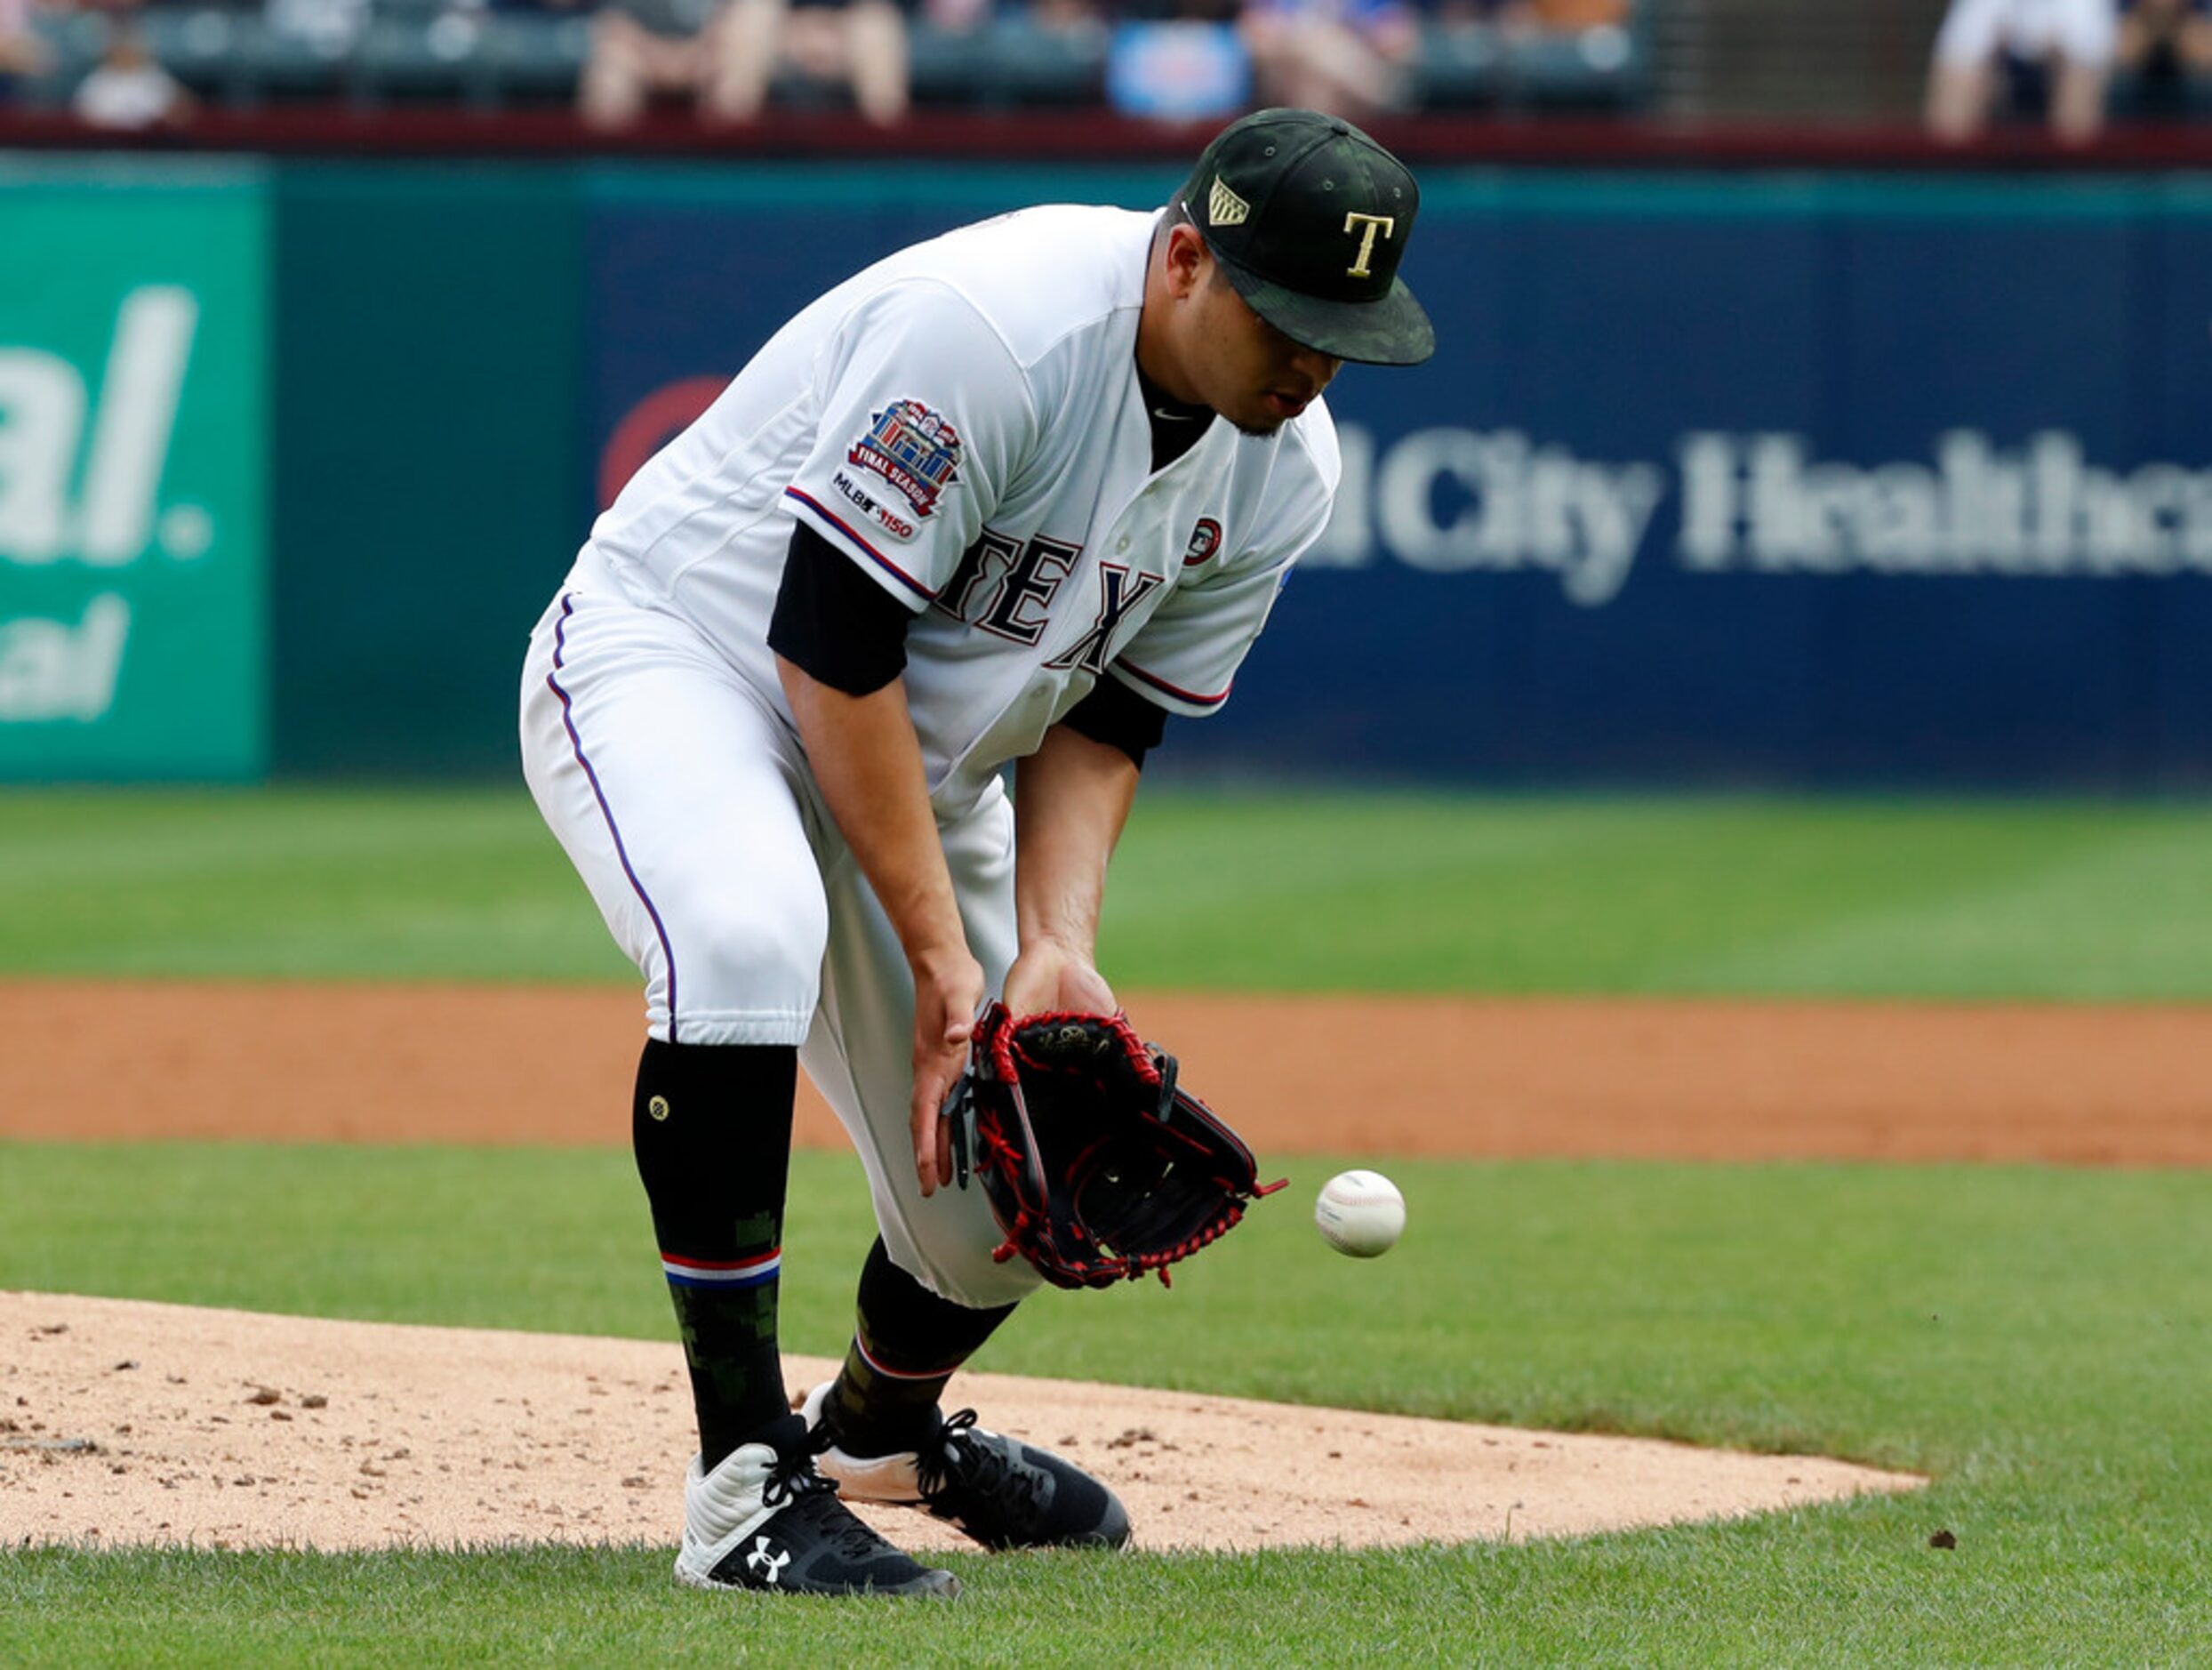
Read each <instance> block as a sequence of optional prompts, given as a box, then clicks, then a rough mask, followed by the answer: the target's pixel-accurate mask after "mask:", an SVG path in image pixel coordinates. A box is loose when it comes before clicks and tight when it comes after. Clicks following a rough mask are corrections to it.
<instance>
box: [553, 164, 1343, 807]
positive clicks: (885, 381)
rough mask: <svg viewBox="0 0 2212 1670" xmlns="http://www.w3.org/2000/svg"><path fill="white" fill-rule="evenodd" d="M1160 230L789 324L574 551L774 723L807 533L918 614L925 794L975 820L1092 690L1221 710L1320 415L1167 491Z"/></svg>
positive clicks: (1282, 554)
mask: <svg viewBox="0 0 2212 1670" xmlns="http://www.w3.org/2000/svg"><path fill="white" fill-rule="evenodd" d="M1156 220H1157V217H1156V216H1155V215H1152V214H1147V213H1130V212H1128V211H1125V210H1120V209H1111V208H1094V207H1079V206H1068V205H1060V206H1051V207H1045V208H1038V209H1030V210H1025V211H1022V212H1021V213H1014V214H1007V215H1002V216H1000V217H998V219H996V220H992V221H984V222H982V223H981V224H980V225H975V226H970V227H966V228H964V229H960V230H958V231H955V232H952V233H950V234H948V235H946V236H945V237H940V238H936V239H934V240H932V241H930V242H927V243H924V244H920V245H915V246H913V247H911V248H909V249H907V250H905V251H903V252H902V253H899V254H896V255H894V256H892V257H890V258H889V259H888V260H886V261H881V262H878V264H877V265H875V266H873V267H870V268H869V269H867V270H866V271H864V272H862V273H861V274H860V275H859V276H858V277H854V278H852V279H850V280H848V281H847V282H846V283H845V284H843V285H838V287H837V288H836V289H834V290H832V291H830V292H829V293H828V294H826V295H824V296H823V297H821V299H820V300H819V301H816V302H814V303H813V305H812V306H811V307H809V308H807V309H805V311H803V312H801V313H800V314H799V315H798V316H797V317H795V318H794V319H792V320H791V321H790V323H789V324H788V325H785V326H784V328H783V329H781V331H779V332H778V333H776V334H775V336H774V337H773V339H772V340H771V341H769V342H768V344H767V345H766V346H765V348H764V349H762V350H761V351H760V353H759V354H758V355H757V357H755V358H754V359H753V360H752V361H751V363H750V364H749V365H747V366H746V367H745V369H744V371H743V372H742V373H741V374H740V375H739V376H738V377H737V378H736V380H735V381H733V382H732V383H731V384H730V386H729V388H728V389H726V390H725V391H724V393H723V394H722V396H721V397H720V398H718V399H717V401H716V402H715V404H714V405H713V406H712V407H711V408H710V409H709V411H708V412H707V413H705V414H704V415H703V416H702V417H701V418H700V420H699V421H698V422H696V423H694V424H693V426H692V427H691V428H690V429H689V430H686V431H685V433H684V434H683V435H682V436H680V437H679V438H677V440H676V441H675V442H673V443H672V444H671V445H670V446H669V447H667V448H666V449H665V450H664V451H662V452H661V454H659V455H658V456H656V457H655V458H654V459H653V461H652V462H650V463H648V464H647V465H646V466H645V468H644V469H643V470H640V471H639V472H638V473H637V476H636V477H635V478H633V479H632V480H631V481H630V483H629V486H627V487H625V488H624V489H623V491H622V493H621V496H620V497H619V498H617V499H616V501H615V502H614V504H613V507H612V508H611V509H609V510H607V511H606V513H605V515H603V516H602V517H600V518H599V519H598V521H597V524H596V525H595V526H593V528H592V531H591V539H590V545H589V550H590V552H592V553H595V554H596V555H597V557H598V558H601V559H602V560H603V561H604V562H605V564H606V565H607V566H609V567H610V568H611V569H612V570H613V572H614V573H615V574H617V575H618V576H620V577H621V579H622V580H623V581H624V582H625V583H626V584H627V585H629V587H630V589H631V590H633V591H635V590H637V587H638V585H639V583H640V582H643V583H644V584H645V585H646V586H648V587H649V588H650V590H651V592H652V593H653V596H654V597H655V598H656V601H657V603H658V605H659V606H661V607H663V608H665V609H667V610H669V611H670V612H671V613H674V614H677V615H679V616H680V617H682V618H684V619H685V620H687V621H689V622H692V623H693V624H694V625H695V626H697V627H698V628H699V629H700V630H701V632H702V633H703V634H704V635H705V636H706V637H707V638H709V639H711V640H712V642H713V643H714V644H715V645H716V646H717V648H718V649H720V650H721V651H722V652H723V653H724V654H727V655H728V656H729V657H730V658H731V660H732V662H733V664H734V665H735V667H736V668H737V670H739V671H740V672H741V674H742V675H743V676H744V677H745V678H747V680H748V681H749V683H751V684H752V685H753V686H755V687H756V688H757V689H758V690H759V691H760V692H761V693H762V694H764V695H765V696H766V697H767V698H768V700H769V701H771V702H772V703H775V704H777V705H778V706H779V707H781V703H782V693H781V687H780V686H779V683H778V680H777V678H776V675H775V669H774V663H773V656H772V654H771V653H770V651H769V649H768V647H767V644H766V630H767V623H768V619H769V615H770V613H771V611H772V609H773V606H774V601H775V596H776V590H777V587H778V584H779V582H780V581H781V575H782V572H783V563H784V556H785V552H786V550H787V549H788V547H789V540H790V534H791V522H792V519H793V518H801V519H803V520H805V522H807V523H808V524H810V525H811V526H813V528H814V529H815V530H816V531H818V532H819V533H821V534H822V535H824V536H825V537H826V538H828V539H829V541H830V542H831V543H832V544H834V545H835V546H837V547H838V549H840V550H844V551H846V553H848V554H849V555H850V556H851V557H852V558H853V559H854V561H855V562H857V563H859V564H861V565H862V567H863V568H864V569H865V571H866V572H867V573H868V574H870V575H871V576H872V577H873V578H874V579H875V580H876V581H877V582H878V583H879V584H880V585H882V586H883V587H884V589H885V590H887V591H889V592H891V593H892V594H893V595H894V596H895V597H897V598H900V599H901V600H902V601H903V602H904V603H905V604H906V605H907V606H909V607H910V608H911V609H913V610H915V611H916V612H917V616H916V620H915V622H914V624H913V626H912V628H911V629H910V631H909V634H908V638H907V646H906V647H907V670H906V675H905V677H906V687H907V695H908V700H909V703H910V706H911V709H912V711H913V716H914V722H915V729H916V731H917V733H918V735H919V737H920V740H921V744H922V752H923V759H924V763H925V767H926V773H927V777H928V782H929V787H930V791H931V795H932V799H933V800H934V802H935V803H936V805H937V806H938V807H939V809H940V811H941V812H949V811H951V810H953V809H955V808H958V807H962V806H965V805H967V804H970V803H972V802H973V800H974V798H975V796H976V794H977V793H978V792H979V791H980V789H981V786H982V783H984V782H986V781H988V780H989V779H990V778H991V777H992V775H994V774H995V773H996V772H997V770H998V767H1000V766H1002V765H1004V764H1005V763H1006V761H1007V760H1009V759H1014V758H1017V757H1019V756H1021V755H1023V754H1026V753H1029V752H1030V751H1032V750H1034V749H1035V748H1036V746H1037V744H1038V742H1039V741H1040V740H1041V739H1042V737H1043V736H1044V734H1045V731H1046V727H1048V726H1050V725H1051V724H1053V723H1054V721H1055V720H1057V719H1060V718H1061V717H1062V716H1063V715H1064V714H1065V713H1066V712H1067V711H1068V710H1069V709H1070V708H1071V707H1073V706H1074V705H1075V704H1076V703H1077V702H1078V701H1079V700H1080V699H1081V698H1082V696H1083V695H1084V694H1086V692H1087V691H1088V690H1089V689H1090V687H1091V686H1092V684H1093V682H1094V680H1095V679H1096V678H1098V677H1099V676H1100V675H1101V674H1102V673H1103V672H1111V673H1112V674H1113V675H1114V676H1115V677H1117V678H1121V679H1123V680H1125V681H1126V682H1127V683H1128V684H1130V685H1131V686H1134V687H1135V688H1136V689H1137V690H1139V691H1140V692H1142V694H1144V695H1146V696H1147V697H1149V698H1150V700H1151V701H1153V702H1154V703H1158V705H1160V706H1162V707H1165V708H1166V709H1168V710H1170V711H1174V712H1180V713H1186V714H1198V713H1205V712H1208V711H1212V710H1213V709H1214V708H1216V707H1217V706H1219V705H1220V703H1222V699H1223V698H1224V697H1226V696H1227V695H1228V694H1229V686H1230V679H1231V678H1232V676H1233V675H1234V674H1235V672H1236V670H1237V667H1238V663H1239V662H1241V661H1242V660H1243V658H1244V654H1245V652H1246V649H1248V648H1249V647H1250V646H1251V643H1252V640H1253V638H1254V637H1255V636H1256V635H1257V634H1258V632H1259V630H1260V628H1261V626H1262V623H1263V622H1265V621H1266V619H1267V615H1268V611H1269V609H1270V606H1272V604H1273V602H1274V598H1275V595H1276V592H1277V590H1278V589H1279V587H1280V585H1281V583H1282V581H1283V578H1284V576H1285V574H1286V571H1287V570H1288V568H1289V566H1290V565H1291V564H1292V562H1293V561H1294V559H1295V558H1297V556H1298V554H1299V553H1300V552H1301V551H1302V550H1304V549H1305V548H1306V547H1307V546H1308V545H1309V544H1310V543H1311V542H1313V540H1314V539H1315V538H1316V537H1317V536H1318V534H1320V532H1321V528H1322V525H1323V524H1324V522H1325V521H1326V519H1327V516H1328V510H1329V504H1330V500H1331V497H1332V495H1333V494H1334V491H1335V486H1336V480H1337V472H1338V459H1337V451H1336V438H1335V431H1334V427H1333V425H1332V424H1331V422H1330V420H1329V417H1328V413H1327V409H1326V406H1325V405H1323V404H1322V402H1320V401H1318V400H1316V401H1315V402H1314V403H1313V404H1312V405H1310V406H1309V407H1308V408H1307V410H1306V411H1305V412H1304V413H1302V414H1301V415H1300V416H1298V417H1297V418H1295V419H1293V420H1291V421H1290V422H1286V423H1285V424H1284V425H1283V426H1282V427H1281V428H1280V429H1279V430H1277V431H1276V432H1275V433H1273V434H1271V435H1269V436H1266V437H1263V438H1262V437H1253V436H1246V435H1244V434H1241V433H1240V432H1238V430H1236V429H1235V428H1234V427H1232V426H1231V425H1230V423H1228V422H1226V421H1224V420H1220V419H1216V420H1215V421H1214V422H1213V423H1212V424H1210V425H1209V426H1208V429H1207V432H1206V435H1205V436H1204V438H1202V439H1201V440H1199V442H1198V444H1197V445H1196V446H1193V447H1191V448H1190V451H1188V452H1187V453H1185V454H1183V455H1182V457H1181V458H1179V459H1177V460H1175V462H1173V463H1171V464H1170V465H1168V467H1167V468H1166V469H1165V470H1161V471H1160V472H1159V473H1158V475H1157V476H1155V475H1154V474H1153V472H1152V469H1151V432H1150V420H1149V416H1148V414H1147V413H1146V411H1145V409H1144V405H1143V398H1142V393H1141V391H1140V387H1139V384H1138V381H1137V374H1136V354H1135V349H1136V331H1137V316H1138V311H1139V309H1140V307H1141V305H1142V301H1143V300H1144V280H1145V270H1146V255H1147V251H1148V249H1149V246H1150V240H1151V237H1152V232H1153V229H1154V226H1155V223H1156Z"/></svg>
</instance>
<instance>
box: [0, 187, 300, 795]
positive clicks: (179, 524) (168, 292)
mask: <svg viewBox="0 0 2212 1670" xmlns="http://www.w3.org/2000/svg"><path fill="white" fill-rule="evenodd" d="M0 247H4V248H6V249H8V250H9V251H11V252H12V255H11V259H9V260H8V261H4V262H0V777H12V778H31V777H36V778H44V779H56V778H60V779H98V778H109V777H115V778H122V777H154V778H161V777H174V778H202V779H208V778H216V779H220V778H251V777H253V776H257V775H260V771H261V770H262V767H263V763H264V751H265V750H264V735H265V731H266V724H265V718H264V712H263V709H264V705H265V702H264V694H263V692H264V685H265V677H264V663H263V654H264V646H263V625H262V622H263V593H264V573H263V540H262V531H261V530H262V518H263V514H264V506H263V502H262V501H263V482H262V454H263V446H264V434H263V412H262V408H263V404H264V396H263V381H264V376H263V358H262V341H263V332H264V328H265V320H264V309H263V293H264V277H263V275H264V265H265V255H264V250H263V219H262V206H261V201H260V191H259V189H258V186H257V185H256V184H255V183H254V182H253V181H252V180H250V179H236V178H232V179H228V180H212V181H211V180H209V179H207V178H205V177H204V176H199V175H195V176H194V177H192V178H191V179H189V180H188V181H186V180H174V179H168V180H163V181H160V182H158V183H156V182H153V181H148V180H145V179H144V178H142V177H140V178H132V179H129V180H124V181H116V180H114V179H112V178H99V177H93V176H91V175H89V174H88V175H87V177H85V178H84V179H83V180H82V181H62V180H58V179H55V178H52V177H50V176H48V177H42V178H41V179H40V180H38V181H35V182H30V183H21V182H12V183H11V184H10V185H9V187H8V189H6V190H4V191H0ZM15 253H20V254H23V255H26V256H31V257H34V258H30V259H17V258H15Z"/></svg>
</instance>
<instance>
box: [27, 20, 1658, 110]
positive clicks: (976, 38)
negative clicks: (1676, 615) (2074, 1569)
mask: <svg viewBox="0 0 2212 1670" xmlns="http://www.w3.org/2000/svg"><path fill="white" fill-rule="evenodd" d="M1663 3H1664V0H0V104H7V103H10V102H13V103H17V104H23V105H30V106H34V107H44V108H63V107H66V108H71V109H74V110H75V111H76V114H77V115H78V116H79V117H80V118H81V119H83V120H84V121H86V122H88V123H92V124H100V125H102V126H107V127H114V128H143V127H148V126H152V125H156V124H164V123H180V122H184V121H188V119H189V118H190V116H191V115H192V113H193V111H194V110H195V109H196V108H201V107H203V106H205V105H211V104H212V105H224V106H233V107H237V106H248V107H250V106H255V105H265V104H273V103H280V102H289V103H303V102H314V101H317V100H325V101H333V100H334V101H342V102H346V103H349V104H353V105H357V106H360V105H366V106H372V107H374V106H391V105H400V104H413V105H436V104H458V105H462V106H468V107H475V108H523V107H533V106H534V107H541V108H542V107H545V106H548V105H555V104H573V106H574V107H575V108H577V109H578V110H579V111H580V112H581V114H582V116H584V117H585V118H586V119H587V120H588V121H589V122H591V123H593V124H597V125H600V126H602V127H605V128H610V129H613V128H621V127H623V126H625V125H627V124H631V123H633V122H635V121H637V119H638V118H639V117H640V116H643V115H644V114H645V112H646V111H647V110H648V109H649V108H654V107H673V108H685V109H688V110H689V111H691V112H693V114H694V115H695V116H696V117H697V119H698V120H699V121H701V122H702V123H708V124H747V123H753V122H757V121H759V120H761V119H762V118H763V117H764V116H766V115H768V114H769V113H771V112H773V110H776V109H781V108H798V107H806V106H813V107H818V108H847V109H851V110H853V111H854V112H856V113H857V114H858V115H859V116H861V117H862V119H864V120H866V121H869V122H871V123H877V124H892V123H895V122H897V121H899V120H900V119H901V118H902V117H903V116H905V115H906V114H907V112H908V111H909V109H910V108H912V107H913V106H915V105H918V104H919V105H926V106H937V107H961V106H966V107H970V108H1009V107H1022V106H1029V107H1038V106H1052V105H1058V106H1063V107H1064V106H1082V105H1091V106H1098V107H1105V108H1113V109H1115V110H1117V111H1118V112H1120V113H1122V114H1125V115H1128V116H1142V117H1155V118H1158V119H1161V120H1166V121H1199V120H1207V119H1214V118H1218V117H1222V116H1230V115H1233V114H1235V113H1237V112H1238V111H1241V110H1244V109H1248V108H1254V107H1256V106H1259V105H1265V104H1301V105H1310V106H1314V107H1317V108H1323V109H1330V110H1334V111H1337V112H1339V113H1341V114H1343V115H1345V116H1352V117H1354V118H1359V117H1371V116H1376V115H1380V114H1384V113H1390V112H1397V111H1411V110H1420V109H1432V108H1482V107H1486V106H1487V107H1494V108H1495V107H1506V108H1517V107H1559V108H1616V109H1617V108H1632V107H1634V106H1636V105H1637V104H1639V102H1641V101H1642V100H1643V98H1644V96H1645V88H1646V83H1647V62H1648V56H1649V52H1648V43H1647V38H1646V36H1647V33H1648V25H1649V13H1650V12H1651V11H1652V10H1653V8H1654V7H1655V5H1657V4H1663Z"/></svg>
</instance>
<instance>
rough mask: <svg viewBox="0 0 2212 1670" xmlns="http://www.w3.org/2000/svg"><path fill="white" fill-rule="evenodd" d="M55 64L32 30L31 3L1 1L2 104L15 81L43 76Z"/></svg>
mask: <svg viewBox="0 0 2212 1670" xmlns="http://www.w3.org/2000/svg"><path fill="white" fill-rule="evenodd" d="M52 61H53V60H52V56H51V55H50V54H49V53H48V52H47V51H46V44H45V42H44V41H42V40H40V39H39V38H38V32H37V31H36V29H34V28H31V0H0V104H5V103H6V102H7V100H8V94H9V92H10V89H11V87H12V84H13V83H14V82H15V81H16V80H18V79H19V78H20V79H24V80H28V79H29V78H30V77H31V76H43V75H44V74H45V73H46V71H47V70H48V69H49V68H52Z"/></svg>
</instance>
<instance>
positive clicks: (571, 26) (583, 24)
mask: <svg viewBox="0 0 2212 1670" xmlns="http://www.w3.org/2000/svg"><path fill="white" fill-rule="evenodd" d="M590 56H591V21H590V20H589V18H586V17H574V16H572V17H562V18H543V17H531V16H528V15H527V14H516V13H511V12H494V13H493V15H492V16H490V17H489V18H487V19H485V28H484V38H483V41H482V43H481V44H480V45H479V46H478V48H477V65H478V68H480V69H481V71H482V73H483V75H484V76H485V85H486V87H487V88H488V89H489V96H490V97H491V98H492V99H493V100H495V101H496V102H498V103H499V104H501V105H502V106H510V105H539V106H544V105H550V104H565V103H567V102H568V101H570V100H573V99H574V98H575V96H576V84H577V82H578V81H579V80H580V79H581V77H582V76H583V69H584V63H585V60H588V59H589V57H590Z"/></svg>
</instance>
